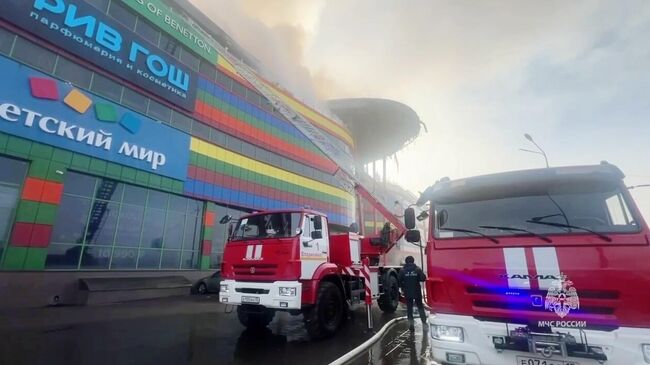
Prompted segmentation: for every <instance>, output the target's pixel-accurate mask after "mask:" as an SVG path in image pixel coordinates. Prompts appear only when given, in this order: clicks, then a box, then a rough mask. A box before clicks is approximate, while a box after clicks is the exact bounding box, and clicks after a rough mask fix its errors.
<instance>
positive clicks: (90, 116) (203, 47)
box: [0, 0, 419, 306]
mask: <svg viewBox="0 0 650 365" xmlns="http://www.w3.org/2000/svg"><path fill="white" fill-rule="evenodd" d="M1 7H2V10H1V11H0V80H1V83H0V268H1V270H2V271H0V292H2V293H5V295H6V294H11V293H13V294H11V295H10V296H9V295H8V296H4V298H3V300H2V302H3V304H2V305H0V306H3V305H4V306H17V305H21V306H22V305H45V304H47V303H51V302H53V301H57V302H59V303H76V302H78V298H77V291H78V289H79V288H78V286H79V284H78V283H79V279H81V278H88V277H107V276H108V277H137V276H147V277H150V276H164V275H172V274H173V275H181V276H185V277H186V278H188V279H189V280H190V281H193V280H195V279H197V278H199V277H201V276H205V275H206V274H207V273H209V272H212V271H214V269H216V268H218V267H219V264H220V260H221V254H222V252H223V248H224V244H225V239H226V231H227V229H226V226H225V225H220V224H219V218H220V217H222V216H224V215H226V214H230V215H232V216H234V217H238V216H239V215H240V214H242V213H245V212H250V211H253V210H266V209H286V208H298V207H304V206H310V207H311V208H313V209H317V210H319V211H322V212H324V213H326V214H327V215H328V217H329V221H330V223H331V224H332V225H333V227H334V228H335V229H339V230H345V229H346V228H347V227H348V226H349V225H350V224H351V223H352V222H359V221H360V220H362V221H364V222H365V224H364V225H362V226H364V227H366V229H370V230H372V229H374V228H376V227H375V226H377V227H380V226H381V225H382V224H383V221H382V219H381V217H378V216H377V214H376V212H374V213H373V212H372V211H368V209H367V208H366V209H365V210H364V209H361V208H360V205H361V204H359V202H358V201H357V198H356V197H355V195H354V192H353V191H351V190H350V189H349V188H346V187H345V185H344V184H342V183H341V182H340V179H339V177H340V174H338V173H337V172H339V169H340V168H342V166H341V161H355V164H356V166H357V169H358V166H360V162H359V158H358V155H357V154H356V151H357V148H356V146H355V137H354V136H353V134H352V133H351V132H350V128H348V127H347V126H346V124H345V123H343V122H341V121H340V120H339V119H338V118H334V117H329V116H325V114H323V113H320V112H318V111H316V110H314V109H312V108H310V107H308V106H306V105H304V104H302V103H301V102H300V101H298V100H297V99H296V98H294V97H293V96H291V95H290V94H289V93H288V92H286V91H284V90H282V89H281V88H280V86H278V85H276V84H275V83H273V82H270V81H267V80H265V79H263V78H261V77H259V76H258V75H257V74H256V73H255V72H253V73H252V74H251V72H244V71H243V69H242V68H241V67H244V66H242V65H246V67H247V68H246V69H247V70H248V71H251V70H252V71H254V70H256V69H257V67H256V66H257V65H255V62H256V61H255V60H254V59H253V58H252V57H250V56H249V55H248V54H247V53H246V52H245V50H242V49H241V48H240V47H239V46H237V44H236V43H235V42H234V41H233V40H232V39H230V38H229V37H228V35H227V34H225V33H224V32H223V31H222V30H221V29H220V28H218V26H217V25H215V24H213V23H212V22H211V21H210V20H208V19H207V18H206V17H205V16H204V15H202V14H201V13H200V12H199V11H198V10H197V9H196V8H194V7H192V6H191V5H190V4H189V3H187V0H174V1H163V0H4V1H2V5H1ZM226 47H227V49H226ZM251 77H255V78H256V79H255V80H253V79H251ZM260 85H262V86H260ZM261 87H262V88H263V89H264V90H265V91H264V92H262V91H260V90H261V89H260V88H261ZM269 92H271V93H273V97H270V96H269V94H268V93H269ZM278 101H279V102H280V103H281V104H282V105H284V106H287V107H288V108H289V109H290V110H291V111H292V112H295V113H297V114H298V115H299V117H298V118H291V119H292V120H289V119H290V118H288V117H287V112H286V111H284V112H282V111H280V110H279V109H281V108H278V105H279V104H278ZM294 119H295V120H294ZM297 121H302V122H303V124H304V121H307V122H308V123H309V126H307V128H306V127H305V126H304V125H303V126H302V127H301V126H300V125H299V124H298V123H297ZM310 128H311V129H310ZM309 130H311V131H312V132H309ZM418 131H419V127H418ZM415 134H417V133H415ZM319 136H320V139H321V141H320V142H317V141H316V142H315V140H316V139H318V138H317V137H319ZM323 141H324V142H323ZM323 146H329V147H330V148H332V150H330V151H326V148H323ZM332 151H335V152H332ZM333 154H338V155H339V156H340V159H337V158H334V157H332V156H333ZM365 162H368V161H365ZM365 162H364V163H365ZM361 166H362V164H361ZM346 168H348V169H354V167H350V166H347V167H346ZM361 170H362V169H361ZM373 171H374V169H373ZM384 176H385V174H384ZM366 178H367V177H366ZM373 184H374V183H373ZM384 184H385V179H384ZM378 185H381V184H378ZM377 191H378V190H377ZM389 195H390V194H389ZM391 199H392V200H395V199H394V198H393V196H389V197H388V196H384V201H391ZM363 211H366V212H369V213H370V216H372V217H370V218H368V217H366V218H363V217H360V214H361V213H362V212H363Z"/></svg>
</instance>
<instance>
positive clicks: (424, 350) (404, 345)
mask: <svg viewBox="0 0 650 365" xmlns="http://www.w3.org/2000/svg"><path fill="white" fill-rule="evenodd" d="M368 364H371V365H377V364H381V365H425V364H428V365H436V364H437V363H436V362H434V361H433V360H432V359H431V355H430V352H429V336H428V332H423V330H422V324H421V322H420V321H416V323H415V330H414V331H410V330H409V328H408V322H407V321H401V322H399V323H397V324H396V325H395V326H393V327H391V328H390V329H389V330H388V331H387V332H386V334H385V335H384V336H383V337H382V338H381V339H380V340H379V341H377V342H376V343H375V344H374V345H373V346H372V347H371V348H370V349H368V351H366V352H365V353H363V354H361V355H359V356H358V357H356V358H355V359H353V360H352V361H351V362H350V363H349V365H368Z"/></svg>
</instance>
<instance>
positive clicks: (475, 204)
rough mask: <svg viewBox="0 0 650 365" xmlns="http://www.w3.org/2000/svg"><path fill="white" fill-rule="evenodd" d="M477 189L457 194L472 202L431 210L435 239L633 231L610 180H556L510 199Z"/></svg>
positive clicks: (457, 200) (454, 200)
mask: <svg viewBox="0 0 650 365" xmlns="http://www.w3.org/2000/svg"><path fill="white" fill-rule="evenodd" d="M480 188H481V190H480V191H478V190H477V191H473V190H470V191H468V192H466V193H465V194H464V195H463V196H470V197H473V198H472V199H471V200H468V199H463V198H462V197H461V196H459V197H455V196H454V195H451V194H452V193H450V197H448V198H445V201H444V203H436V204H435V205H434V206H435V212H436V213H435V214H436V217H437V219H436V221H437V223H438V224H437V225H436V227H435V228H436V232H435V233H436V236H437V237H439V238H454V237H476V236H478V237H480V234H485V235H491V236H504V235H515V234H521V232H520V231H516V230H515V231H513V230H508V229H503V230H499V229H491V228H486V226H498V227H508V228H515V229H526V230H528V231H532V232H534V233H537V234H583V233H585V232H589V231H594V232H599V233H606V234H607V233H626V232H629V233H631V232H637V231H638V230H639V227H638V225H637V224H636V223H635V222H634V219H633V217H632V215H630V211H629V209H628V208H627V204H626V202H625V198H624V197H623V195H622V194H621V191H620V188H619V187H618V186H617V185H616V183H615V182H612V181H608V180H602V181H601V180H596V179H595V180H593V181H578V182H576V181H571V180H561V179H558V180H557V181H553V182H549V183H546V184H540V186H534V187H530V188H529V189H528V190H523V188H522V189H521V191H519V190H517V191H516V192H515V193H513V194H512V195H509V194H508V192H506V191H502V190H499V189H498V188H496V187H492V186H490V185H487V186H480ZM475 189H478V187H477V188H475ZM566 225H570V226H574V227H582V228H583V229H579V228H571V227H566ZM455 229H466V230H471V231H476V232H479V233H471V232H467V233H465V232H458V231H454V230H455ZM488 243H490V242H488Z"/></svg>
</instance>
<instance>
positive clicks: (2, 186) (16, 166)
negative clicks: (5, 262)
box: [0, 156, 28, 259]
mask: <svg viewBox="0 0 650 365" xmlns="http://www.w3.org/2000/svg"><path fill="white" fill-rule="evenodd" d="M27 168H28V164H27V162H25V161H19V160H14V159H12V158H7V157H2V156H0V259H2V256H3V254H4V250H5V247H6V246H7V242H8V241H9V235H10V233H11V225H12V223H13V221H14V216H15V215H16V208H17V206H18V200H19V197H20V187H21V185H22V183H23V181H24V180H25V175H27Z"/></svg>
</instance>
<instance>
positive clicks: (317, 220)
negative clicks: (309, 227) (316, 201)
mask: <svg viewBox="0 0 650 365" xmlns="http://www.w3.org/2000/svg"><path fill="white" fill-rule="evenodd" d="M314 229H315V230H317V231H320V230H321V229H323V217H321V216H320V215H317V216H315V217H314Z"/></svg>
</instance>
